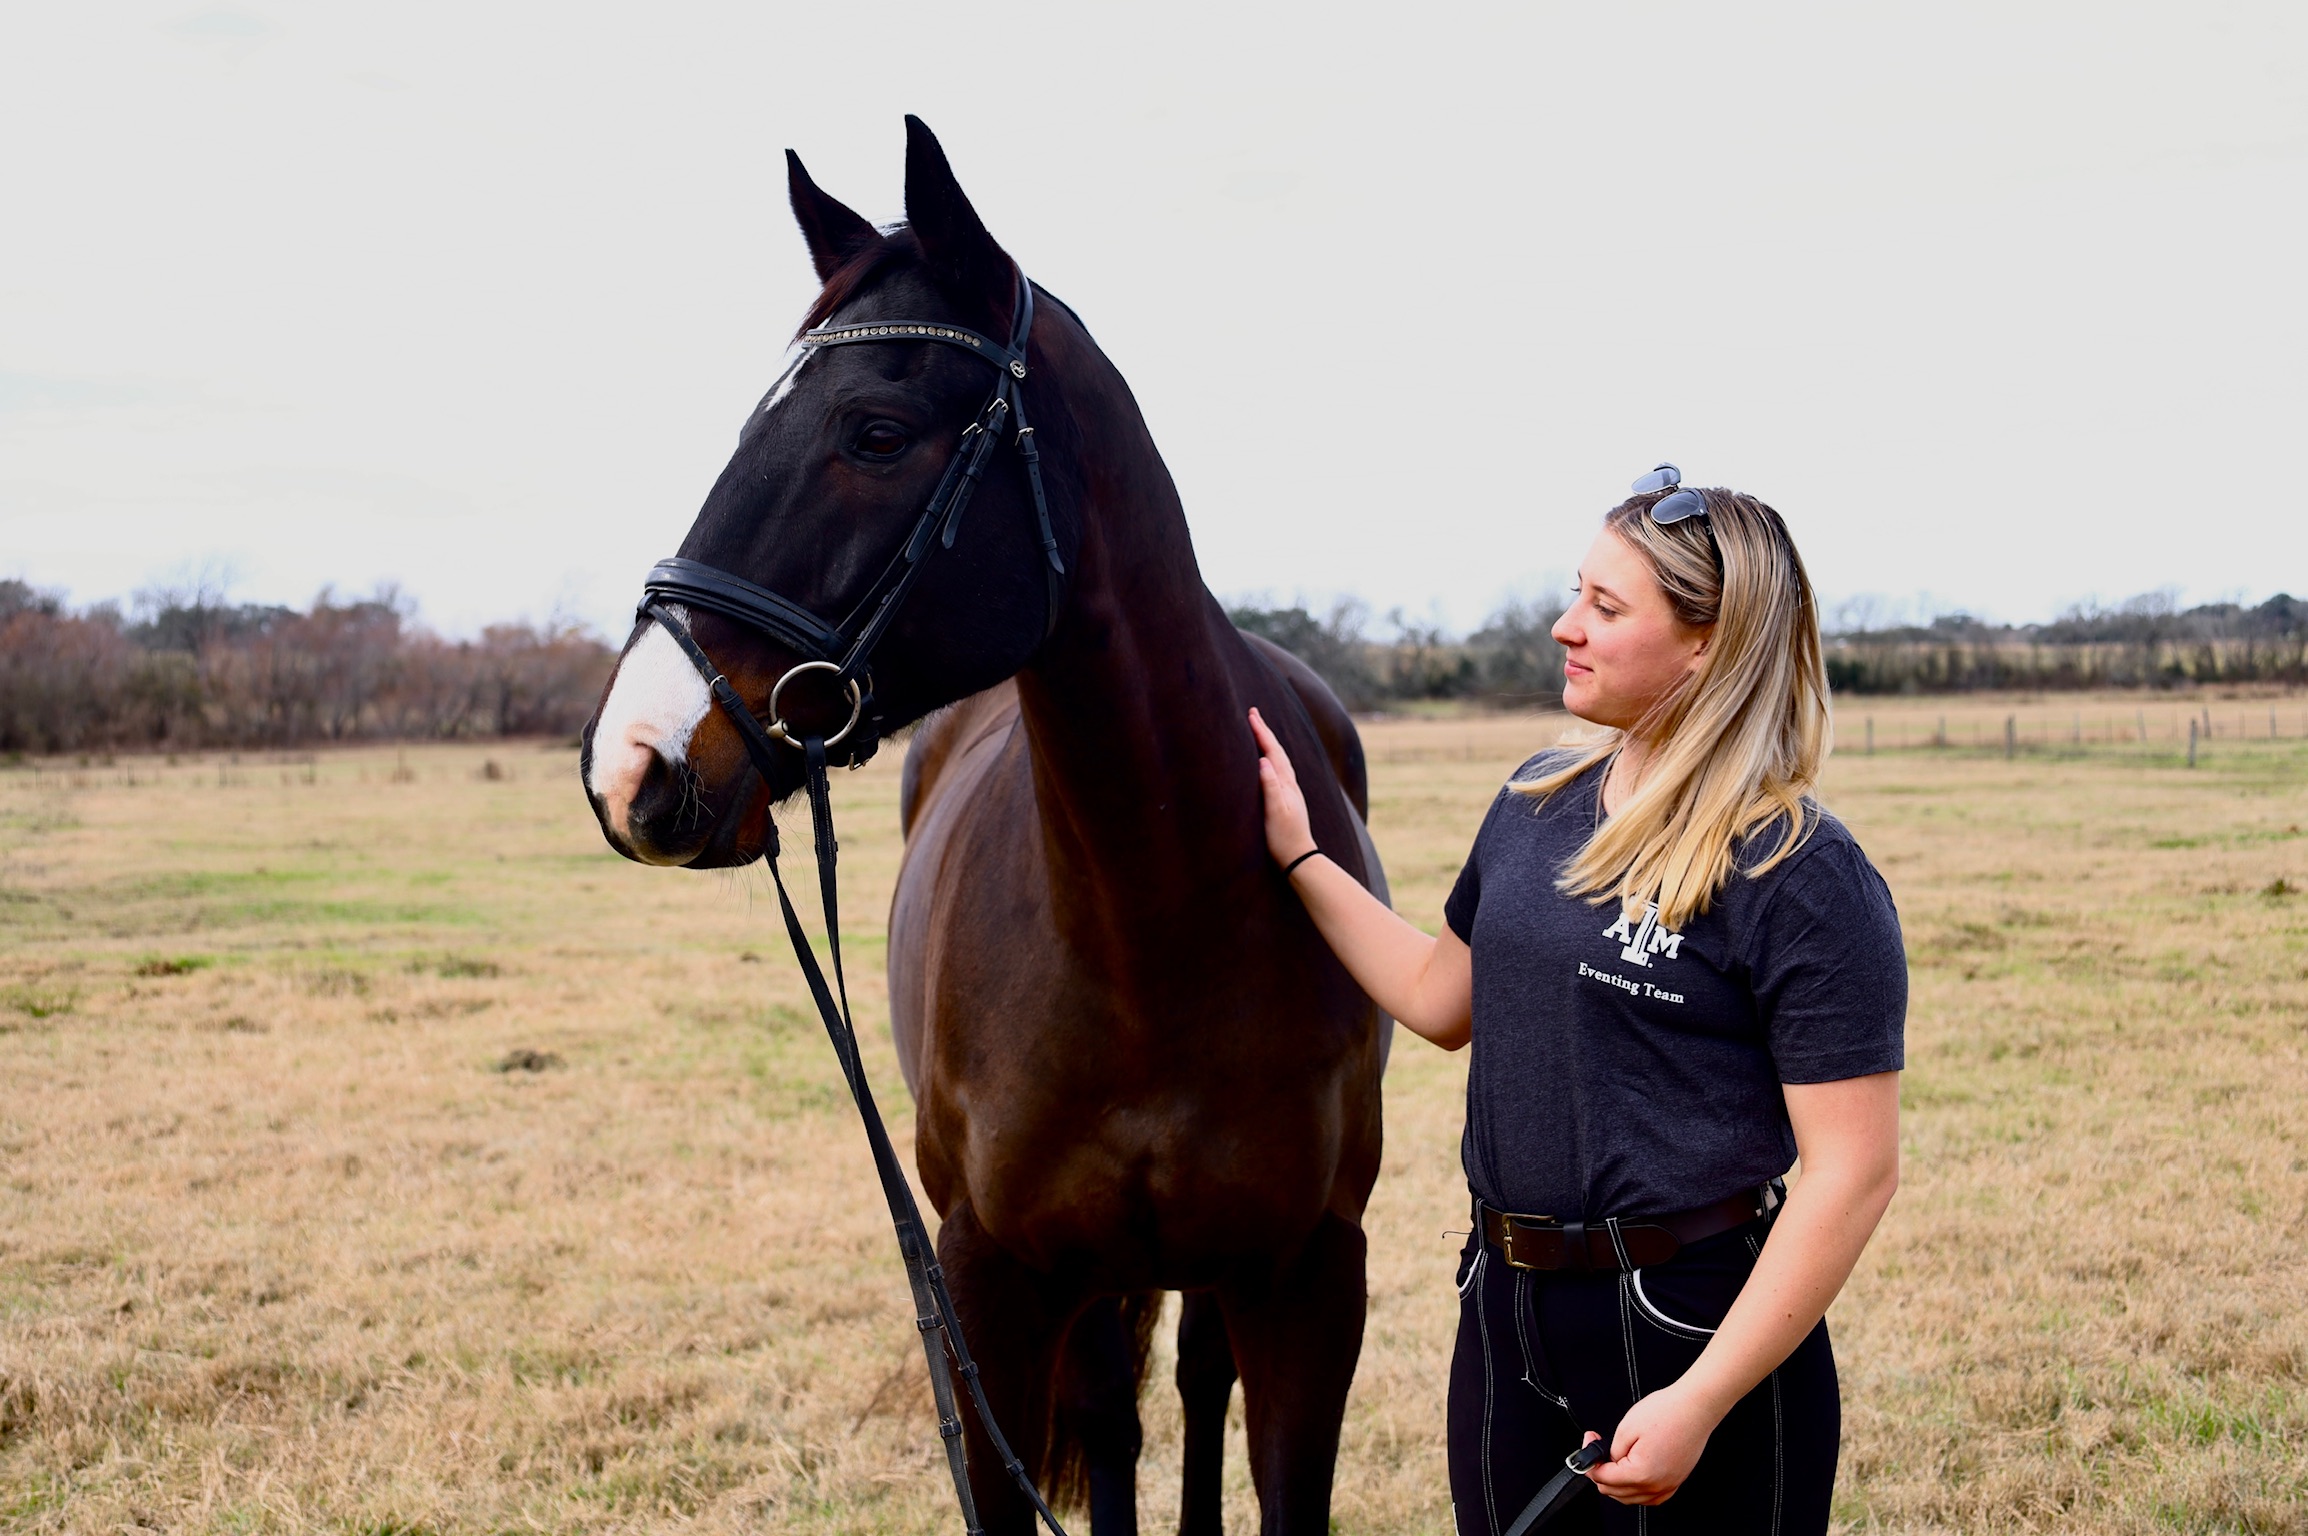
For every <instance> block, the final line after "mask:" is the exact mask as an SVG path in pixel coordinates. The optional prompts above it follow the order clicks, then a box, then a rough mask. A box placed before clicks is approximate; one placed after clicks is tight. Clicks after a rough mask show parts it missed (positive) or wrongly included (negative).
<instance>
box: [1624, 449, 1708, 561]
mask: <svg viewBox="0 0 2308 1536" xmlns="http://www.w3.org/2000/svg"><path fill="white" fill-rule="evenodd" d="M1670 487H1673V488H1674V490H1675V494H1673V495H1672V496H1662V497H1660V498H1659V499H1658V500H1657V501H1654V502H1652V503H1651V521H1652V522H1654V523H1657V524H1658V525H1659V526H1660V527H1662V528H1671V527H1673V526H1674V525H1675V524H1677V523H1679V522H1682V521H1683V520H1684V519H1686V518H1692V517H1695V518H1697V519H1699V526H1700V527H1702V528H1704V529H1706V530H1707V548H1708V550H1709V551H1710V552H1711V553H1712V554H1713V555H1714V556H1715V569H1716V570H1717V571H1721V570H1722V569H1723V546H1722V545H1720V544H1718V543H1716V542H1715V520H1714V519H1713V518H1711V517H1709V516H1708V515H1707V499H1706V498H1705V497H1704V496H1701V495H1700V494H1699V493H1698V492H1697V491H1693V490H1687V489H1684V488H1683V471H1681V470H1679V469H1677V468H1676V467H1675V466H1674V465H1672V464H1662V465H1660V466H1659V467H1658V468H1657V469H1654V470H1652V471H1651V472H1650V473H1649V474H1647V475H1645V476H1644V477H1643V478H1642V479H1640V480H1638V481H1636V482H1635V483H1634V485H1633V486H1632V487H1631V489H1632V490H1633V491H1634V493H1635V494H1636V495H1638V496H1648V495H1649V494H1651V493H1652V492H1653V491H1664V490H1667V489H1668V488H1670Z"/></svg>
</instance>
